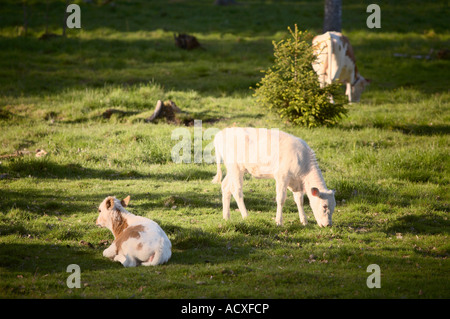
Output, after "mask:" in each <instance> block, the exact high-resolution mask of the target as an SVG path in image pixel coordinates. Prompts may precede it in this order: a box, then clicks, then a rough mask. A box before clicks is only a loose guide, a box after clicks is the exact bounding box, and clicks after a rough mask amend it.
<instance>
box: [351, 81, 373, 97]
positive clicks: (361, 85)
mask: <svg viewBox="0 0 450 319" xmlns="http://www.w3.org/2000/svg"><path fill="white" fill-rule="evenodd" d="M370 82H372V81H371V80H369V79H365V78H363V77H362V76H360V77H359V78H358V80H357V81H356V83H355V84H353V85H352V88H351V92H350V94H351V99H352V102H359V100H360V99H361V94H362V93H363V92H364V89H365V88H366V86H367V85H369V84H370Z"/></svg>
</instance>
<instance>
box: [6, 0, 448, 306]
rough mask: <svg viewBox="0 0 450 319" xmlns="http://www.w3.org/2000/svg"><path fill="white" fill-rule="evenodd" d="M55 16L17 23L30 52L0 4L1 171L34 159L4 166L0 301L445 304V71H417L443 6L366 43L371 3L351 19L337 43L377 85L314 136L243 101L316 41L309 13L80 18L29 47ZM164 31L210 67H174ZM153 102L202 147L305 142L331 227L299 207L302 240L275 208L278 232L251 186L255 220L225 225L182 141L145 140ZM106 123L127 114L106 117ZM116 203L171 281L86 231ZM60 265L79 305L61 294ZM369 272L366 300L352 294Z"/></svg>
mask: <svg viewBox="0 0 450 319" xmlns="http://www.w3.org/2000/svg"><path fill="white" fill-rule="evenodd" d="M75 2H76V1H75ZM49 3H50V4H49V6H48V7H47V6H46V1H33V2H32V4H30V8H29V9H30V12H31V16H30V18H29V26H28V34H27V36H23V35H20V34H21V32H23V30H22V29H21V25H22V24H23V8H22V6H21V5H19V4H17V3H16V1H2V3H1V4H0V48H1V49H0V145H1V149H0V155H7V154H13V153H14V152H15V151H18V150H21V151H31V154H25V155H23V156H21V157H9V158H6V157H2V158H1V159H0V162H1V164H0V175H1V178H0V297H1V298H116V297H118V298H204V297H206V298H395V299H397V298H427V299H428V298H449V297H450V289H449V287H450V282H449V278H450V263H449V260H448V256H449V252H450V241H449V232H450V221H449V220H448V217H449V216H448V214H449V202H450V189H449V179H450V178H449V177H450V176H449V171H450V160H449V150H450V148H449V144H450V143H449V142H450V140H449V134H450V126H449V123H450V110H449V103H450V94H449V92H448V86H449V77H448V70H449V66H450V62H449V60H445V59H436V58H433V59H430V60H426V59H416V58H413V57H412V56H414V55H427V54H429V52H430V49H434V51H433V52H434V53H433V57H435V53H436V52H437V51H438V50H440V49H444V48H449V45H450V33H449V30H448V22H447V20H448V13H449V12H448V4H447V2H446V1H434V2H432V3H426V4H424V3H423V2H422V1H395V2H394V1H390V2H383V3H381V4H380V6H381V10H382V28H381V29H378V30H370V29H367V27H366V24H365V20H366V17H367V13H366V12H365V11H366V6H367V4H368V3H370V2H364V1H345V2H344V7H343V28H344V33H345V34H347V35H348V36H349V38H350V40H351V41H352V44H353V46H354V48H355V52H356V56H357V60H358V68H359V70H360V72H361V74H363V75H364V76H365V77H367V78H370V79H372V80H373V84H372V85H371V86H370V88H369V89H368V90H367V91H366V92H365V93H364V94H363V96H362V101H361V103H359V104H353V105H351V106H349V113H348V116H347V117H345V118H344V119H343V121H342V122H341V123H340V124H339V125H337V126H336V127H332V128H318V129H305V128H299V127H292V126H291V125H290V124H289V123H285V122H284V121H282V120H280V119H278V118H277V117H276V116H275V115H273V114H270V113H268V112H267V110H265V109H262V108H261V107H259V106H258V105H257V104H256V103H255V101H254V98H253V97H252V91H251V90H250V89H249V87H251V86H254V85H255V84H256V83H257V82H258V81H259V79H260V78H261V76H262V73H261V72H260V70H263V69H267V67H268V66H269V65H270V64H271V63H272V61H273V56H272V41H273V40H279V39H281V38H282V37H284V36H287V26H289V25H290V26H293V24H294V23H297V24H298V25H299V27H300V28H304V29H308V30H310V31H311V32H315V33H320V30H321V27H322V11H323V4H322V1H256V0H254V1H251V0H248V1H241V3H242V5H240V6H230V7H223V8H222V7H216V6H214V5H212V3H213V1H212V0H197V1H163V0H155V1H143V0H142V1H131V0H130V1H126V0H119V1H115V2H114V3H115V5H114V6H111V5H98V4H96V3H95V2H94V3H92V4H85V3H84V2H82V1H79V2H78V3H80V6H81V10H82V29H81V30H75V29H73V30H67V35H68V36H67V38H65V39H52V40H48V41H43V40H39V39H38V38H39V37H40V36H41V35H42V34H43V33H44V30H45V26H46V19H47V21H48V29H49V31H50V32H54V33H61V26H60V24H61V23H60V21H61V20H62V15H61V12H64V4H63V2H62V1H50V2H49ZM46 11H47V12H48V14H47V15H46V14H45V12H46ZM46 16H47V18H46ZM175 32H187V33H190V34H193V35H195V36H196V37H197V38H198V39H199V41H200V43H202V45H203V46H204V48H205V50H194V51H183V50H180V49H178V48H177V47H175V45H174V41H173V33H175ZM19 35H20V36H19ZM394 53H400V54H405V55H407V57H397V56H394ZM158 99H162V100H168V99H172V100H174V101H175V102H176V103H177V105H178V106H180V107H181V108H182V109H183V110H185V111H187V112H189V113H190V115H191V116H192V117H193V118H195V119H198V120H202V121H203V122H202V128H203V132H205V130H206V129H208V128H211V127H215V128H224V127H227V126H231V125H233V124H234V123H236V125H239V126H254V127H268V128H279V129H281V130H284V131H287V132H290V133H292V134H294V135H296V136H299V137H301V138H303V139H304V140H306V141H307V142H308V144H309V145H310V146H311V147H312V148H313V149H314V150H315V152H316V155H317V157H318V160H319V165H320V167H321V169H322V172H323V174H324V177H325V180H326V182H327V186H328V187H329V188H333V189H336V191H337V195H336V200H337V202H338V206H337V208H336V211H335V214H334V216H333V221H334V226H333V227H332V228H327V229H321V228H319V227H318V226H317V225H316V222H315V220H314V218H313V216H312V212H311V209H310V208H309V206H308V205H306V211H307V215H308V219H309V224H308V225H307V226H306V227H304V226H302V225H301V224H300V222H299V218H298V213H297V210H296V206H295V203H294V201H293V199H292V195H291V194H288V199H287V201H286V205H285V208H284V222H285V225H284V226H282V227H277V226H276V225H275V220H274V219H275V210H276V203H275V183H274V181H272V180H256V179H252V178H250V177H248V176H246V178H245V184H244V196H245V202H246V206H247V208H248V210H249V218H248V219H246V220H245V221H243V220H242V219H241V217H240V213H239V212H238V211H235V209H236V208H237V206H236V204H235V202H234V201H232V204H231V205H232V206H231V207H232V214H231V220H230V221H228V222H225V221H224V220H222V207H221V195H220V188H219V186H218V185H215V184H211V183H210V181H211V179H212V178H213V176H214V174H215V165H211V164H207V163H200V164H196V163H189V164H175V163H173V162H172V159H171V149H172V147H173V146H174V145H175V144H176V143H177V142H178V141H177V140H172V139H171V135H172V133H173V132H174V130H175V129H185V130H188V131H189V132H190V134H191V136H192V137H193V135H194V134H193V133H194V128H193V127H191V126H190V127H177V126H175V125H171V124H165V123H159V124H147V123H145V122H144V121H143V120H144V119H145V118H146V117H148V116H150V115H151V114H152V113H153V110H154V107H155V104H156V101H157V100H158ZM110 108H114V109H118V110H122V111H124V113H123V114H114V115H113V116H112V117H111V118H110V119H105V118H103V116H102V113H103V112H104V111H105V110H107V109H110ZM209 142H210V141H204V142H203V147H206V146H207V145H208V144H209ZM36 149H44V150H46V151H47V152H48V154H47V156H45V157H41V158H37V157H35V156H34V154H33V153H34V150H36ZM128 194H130V195H131V202H130V207H129V210H130V211H131V212H132V213H134V214H137V215H142V216H146V217H149V218H151V219H153V220H155V221H157V222H158V223H159V224H160V225H161V226H162V228H163V229H164V230H165V231H166V233H167V234H168V236H169V238H170V239H171V241H172V245H173V256H172V258H171V260H170V261H169V263H167V264H165V265H162V266H158V267H152V268H150V267H138V268H135V269H124V268H123V267H122V266H121V265H120V264H119V263H112V262H110V261H109V260H106V259H105V258H103V257H102V251H103V249H105V248H106V246H105V240H106V241H107V243H106V244H108V243H111V242H112V240H113V236H112V234H111V233H110V232H109V231H107V230H105V229H99V228H97V227H96V226H95V219H96V217H97V206H98V205H99V204H100V202H101V201H102V200H103V199H104V198H105V197H106V196H108V195H115V196H117V197H125V196H127V195H128ZM307 202H308V201H307V200H306V203H307ZM69 264H77V265H79V266H80V268H81V282H82V286H81V288H80V289H70V288H68V287H67V285H66V280H67V277H68V276H69V273H67V272H66V267H67V266H68V265H69ZM370 264H377V265H379V266H380V269H381V288H380V289H369V288H368V287H367V285H366V280H367V277H368V276H369V275H370V274H369V273H367V272H366V268H367V266H369V265H370Z"/></svg>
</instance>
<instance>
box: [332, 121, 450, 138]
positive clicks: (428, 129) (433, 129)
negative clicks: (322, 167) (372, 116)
mask: <svg viewBox="0 0 450 319" xmlns="http://www.w3.org/2000/svg"><path fill="white" fill-rule="evenodd" d="M338 127H339V129H343V130H347V131H353V130H357V131H359V130H363V129H366V128H367V127H374V128H378V129H382V130H388V131H397V132H401V133H403V134H406V135H415V136H432V135H449V134H450V125H445V124H438V125H424V124H422V125H420V124H410V123H407V124H392V123H387V122H374V123H372V124H369V125H342V124H341V125H338Z"/></svg>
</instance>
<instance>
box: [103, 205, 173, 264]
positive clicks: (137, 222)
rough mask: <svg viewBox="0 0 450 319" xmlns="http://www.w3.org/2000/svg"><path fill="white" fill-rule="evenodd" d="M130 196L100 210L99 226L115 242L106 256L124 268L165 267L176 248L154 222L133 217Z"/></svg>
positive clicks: (104, 254)
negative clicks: (127, 207)
mask: <svg viewBox="0 0 450 319" xmlns="http://www.w3.org/2000/svg"><path fill="white" fill-rule="evenodd" d="M129 201H130V196H127V197H126V198H125V199H123V200H122V201H120V200H118V199H117V198H115V197H112V196H108V197H106V198H105V200H103V202H102V203H101V204H100V206H99V207H98V212H99V216H98V218H97V222H96V224H97V226H100V227H106V228H108V229H109V230H110V231H111V232H112V233H113V235H114V241H113V243H112V244H111V246H109V247H108V248H107V249H105V250H104V251H103V256H105V257H107V258H110V259H112V260H114V261H119V262H121V263H122V265H123V266H124V267H135V266H138V265H140V264H141V265H143V266H155V265H159V264H163V263H165V262H167V261H168V260H169V258H170V257H171V256H172V251H171V248H172V244H171V242H170V240H169V238H168V237H167V235H166V233H164V231H163V230H162V229H161V227H160V226H159V225H158V224H157V223H155V222H154V221H152V220H150V219H148V218H145V217H141V216H136V215H133V214H132V213H130V212H128V211H127V210H126V209H125V207H126V206H128V203H129Z"/></svg>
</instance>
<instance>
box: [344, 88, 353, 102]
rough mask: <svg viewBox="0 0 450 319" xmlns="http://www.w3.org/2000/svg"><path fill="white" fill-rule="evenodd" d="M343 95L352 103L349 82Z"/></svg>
mask: <svg viewBox="0 0 450 319" xmlns="http://www.w3.org/2000/svg"><path fill="white" fill-rule="evenodd" d="M345 95H347V97H348V102H349V104H352V85H351V84H350V83H347V84H346V90H345Z"/></svg>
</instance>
